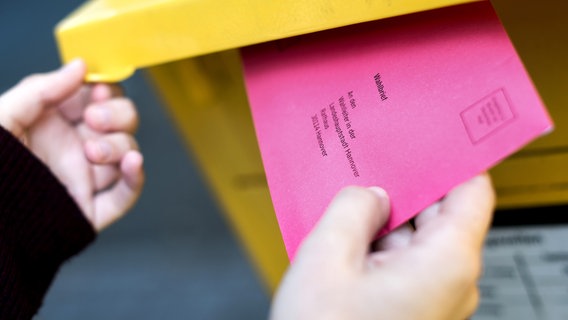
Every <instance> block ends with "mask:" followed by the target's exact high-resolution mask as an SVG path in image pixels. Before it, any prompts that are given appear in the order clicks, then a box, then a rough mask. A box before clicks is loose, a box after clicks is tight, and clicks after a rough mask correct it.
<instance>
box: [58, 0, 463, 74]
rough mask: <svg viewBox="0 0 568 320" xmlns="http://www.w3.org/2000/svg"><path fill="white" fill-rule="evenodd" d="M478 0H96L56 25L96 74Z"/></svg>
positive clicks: (69, 52)
mask: <svg viewBox="0 0 568 320" xmlns="http://www.w3.org/2000/svg"><path fill="white" fill-rule="evenodd" d="M472 1H474V0H419V1H417V0H396V1H391V0H385V1H370V0H349V1H345V0H311V1H303V0H302V1H300V0H270V1H266V0H223V1H220V0H92V1H89V2H87V3H85V4H84V5H83V6H82V7H80V8H79V9H77V11H75V12H74V13H73V14H71V15H70V16H69V17H67V18H66V19H64V20H63V21H61V23H59V25H58V26H57V27H56V31H55V34H56V37H57V42H58V44H59V49H60V52H61V55H62V58H63V61H69V60H71V59H73V58H76V57H81V58H83V59H85V60H86V62H87V65H88V76H87V78H88V80H90V81H108V82H114V81H120V80H123V79H125V78H127V77H128V76H130V75H131V74H132V73H133V72H134V71H135V70H136V69H137V68H141V67H148V66H153V65H157V64H161V63H165V62H170V61H174V60H178V59H183V58H188V57H194V56H198V55H203V54H207V53H211V52H217V51H222V50H226V49H231V48H238V47H242V46H246V45H250V44H253V43H258V42H264V41H268V40H274V39H281V38H286V37H290V36H294V35H299V34H304V33H309V32H314V31H319V30H325V29H331V28H335V27H339V26H344V25H349V24H354V23H358V22H363V21H370V20H376V19H381V18H385V17H391V16H397V15H401V14H406V13H411V12H417V11H423V10H427V9H433V8H438V7H443V6H448V5H451V4H458V3H465V2H472Z"/></svg>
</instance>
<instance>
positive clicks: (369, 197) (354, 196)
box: [299, 187, 390, 263]
mask: <svg viewBox="0 0 568 320" xmlns="http://www.w3.org/2000/svg"><path fill="white" fill-rule="evenodd" d="M389 211H390V205H389V200H388V196H387V194H386V192H385V191H384V190H383V189H380V188H376V187H373V188H369V189H365V188H359V187H348V188H345V189H343V190H342V191H341V192H340V193H339V194H338V195H337V196H336V197H335V198H334V199H333V201H332V202H331V204H330V205H329V207H328V208H327V210H326V212H325V214H324V215H323V217H322V218H321V220H320V222H319V223H318V225H317V226H316V227H315V229H314V230H313V231H312V233H311V234H310V235H309V236H308V238H307V239H306V241H305V243H304V245H302V248H301V249H300V253H299V254H300V255H303V254H305V255H306V256H308V257H314V256H320V255H321V254H322V253H323V254H324V255H326V256H327V257H324V259H326V258H327V259H329V260H332V259H333V258H335V259H339V260H340V261H344V262H355V263H363V260H364V258H365V256H366V255H367V253H368V249H369V245H370V243H371V241H372V239H373V238H374V237H375V235H376V233H377V232H378V230H379V229H380V228H381V227H382V226H383V225H384V224H385V223H386V221H387V220H388V216H389ZM305 258H307V257H305Z"/></svg>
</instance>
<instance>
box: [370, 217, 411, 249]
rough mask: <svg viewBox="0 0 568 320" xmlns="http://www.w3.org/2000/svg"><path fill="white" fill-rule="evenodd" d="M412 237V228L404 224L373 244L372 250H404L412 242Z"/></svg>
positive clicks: (408, 224)
mask: <svg viewBox="0 0 568 320" xmlns="http://www.w3.org/2000/svg"><path fill="white" fill-rule="evenodd" d="M413 235H414V228H413V227H412V226H411V225H410V223H405V224H403V225H402V226H400V227H398V228H396V229H395V230H393V231H392V232H391V233H389V234H387V235H386V236H384V237H382V238H380V239H379V240H377V241H376V242H375V243H374V246H373V249H374V250H375V251H384V250H396V249H401V248H406V247H408V246H409V245H410V243H411V242H412V236H413Z"/></svg>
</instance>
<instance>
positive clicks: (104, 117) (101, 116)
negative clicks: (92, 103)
mask: <svg viewBox="0 0 568 320" xmlns="http://www.w3.org/2000/svg"><path fill="white" fill-rule="evenodd" d="M91 116H92V117H93V118H94V119H93V120H95V122H96V123H97V124H99V125H101V126H106V125H107V124H108V123H109V122H110V112H109V111H108V109H107V108H105V107H103V106H100V107H94V108H93V109H91Z"/></svg>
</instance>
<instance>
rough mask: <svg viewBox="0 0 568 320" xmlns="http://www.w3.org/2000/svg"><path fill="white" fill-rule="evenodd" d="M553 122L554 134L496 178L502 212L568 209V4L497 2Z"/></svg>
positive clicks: (504, 165)
mask: <svg viewBox="0 0 568 320" xmlns="http://www.w3.org/2000/svg"><path fill="white" fill-rule="evenodd" d="M492 3H493V6H494V7H495V9H496V11H497V13H498V14H499V17H500V18H501V20H502V22H503V24H504V25H505V28H506V29H507V32H508V33H509V36H510V37H511V40H512V41H513V44H514V45H515V47H516V48H517V51H518V52H519V55H520V56H521V59H522V60H523V63H524V64H525V66H526V68H527V70H528V72H529V74H530V75H531V78H532V79H533V81H534V83H535V85H536V87H537V89H538V91H539V93H540V95H541V97H542V99H543V100H544V102H545V104H546V106H547V108H548V110H549V111H550V114H551V116H552V118H553V119H554V123H555V129H554V132H553V133H552V134H550V135H549V136H546V137H544V138H542V139H539V140H537V141H536V142H535V143H533V144H531V145H530V146H528V147H527V148H525V149H524V150H523V151H521V152H519V153H518V154H517V155H515V156H514V157H512V158H510V159H508V160H507V161H505V162H504V163H502V164H501V165H499V166H497V167H496V168H495V169H493V170H492V171H491V172H492V174H493V178H494V182H495V185H496V189H497V195H498V200H499V206H500V207H502V208H505V207H507V208H509V207H525V206H538V205H552V204H560V203H568V40H567V35H568V20H567V19H566V14H567V13H568V2H567V1H556V0H540V1H529V0H494V1H492Z"/></svg>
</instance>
